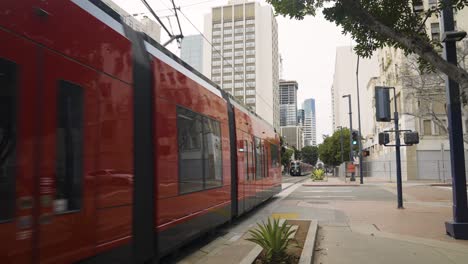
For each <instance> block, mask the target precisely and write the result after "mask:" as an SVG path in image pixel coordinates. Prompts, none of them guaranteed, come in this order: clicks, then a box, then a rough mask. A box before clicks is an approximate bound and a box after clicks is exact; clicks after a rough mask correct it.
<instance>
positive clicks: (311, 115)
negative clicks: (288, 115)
mask: <svg viewBox="0 0 468 264" xmlns="http://www.w3.org/2000/svg"><path fill="white" fill-rule="evenodd" d="M302 108H303V109H304V145H305V146H316V145H317V124H316V120H315V99H313V98H310V99H306V100H305V101H304V104H303V106H302Z"/></svg>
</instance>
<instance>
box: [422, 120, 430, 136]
mask: <svg viewBox="0 0 468 264" xmlns="http://www.w3.org/2000/svg"><path fill="white" fill-rule="evenodd" d="M423 129H424V130H423V133H424V135H425V136H431V135H432V122H431V120H423Z"/></svg>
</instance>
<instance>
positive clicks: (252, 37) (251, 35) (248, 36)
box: [245, 34, 255, 40]
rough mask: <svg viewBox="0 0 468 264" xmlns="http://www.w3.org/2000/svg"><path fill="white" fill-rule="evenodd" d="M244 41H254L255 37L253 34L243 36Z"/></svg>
mask: <svg viewBox="0 0 468 264" xmlns="http://www.w3.org/2000/svg"><path fill="white" fill-rule="evenodd" d="M245 39H247V40H249V39H255V35H254V34H248V35H245Z"/></svg>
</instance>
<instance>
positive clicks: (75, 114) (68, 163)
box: [54, 80, 84, 213]
mask: <svg viewBox="0 0 468 264" xmlns="http://www.w3.org/2000/svg"><path fill="white" fill-rule="evenodd" d="M83 100H84V99H83V89H82V88H81V87H80V86H78V85H76V84H73V83H70V82H67V81H63V80H62V81H59V84H58V91H57V163H56V177H57V178H56V194H55V202H54V205H55V212H56V213H64V212H68V211H77V210H80V208H81V198H82V191H81V190H82V188H81V186H82V179H83V122H84V120H83V111H84V108H83V107H84V105H83V104H84V102H83Z"/></svg>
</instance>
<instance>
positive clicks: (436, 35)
mask: <svg viewBox="0 0 468 264" xmlns="http://www.w3.org/2000/svg"><path fill="white" fill-rule="evenodd" d="M431 37H432V40H433V41H440V27H439V23H431Z"/></svg>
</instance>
